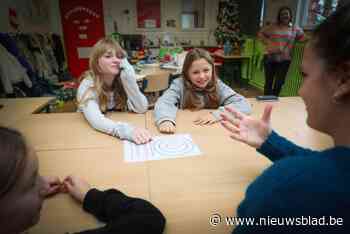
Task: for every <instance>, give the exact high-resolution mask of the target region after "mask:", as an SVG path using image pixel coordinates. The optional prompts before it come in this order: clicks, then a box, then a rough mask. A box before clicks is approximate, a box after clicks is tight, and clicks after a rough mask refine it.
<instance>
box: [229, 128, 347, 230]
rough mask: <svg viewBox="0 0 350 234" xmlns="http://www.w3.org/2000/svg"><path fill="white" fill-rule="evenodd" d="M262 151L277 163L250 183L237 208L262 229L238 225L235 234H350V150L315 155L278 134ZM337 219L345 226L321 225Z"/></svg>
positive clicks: (270, 137) (343, 148) (239, 214)
mask: <svg viewBox="0 0 350 234" xmlns="http://www.w3.org/2000/svg"><path fill="white" fill-rule="evenodd" d="M258 152H260V153H262V154H264V155H265V156H267V157H268V158H269V159H270V160H271V161H273V162H274V164H273V165H272V166H271V167H269V168H268V169H266V170H265V171H264V172H263V173H262V175H260V176H259V177H257V178H256V179H255V181H253V182H252V183H251V184H250V186H249V187H248V189H247V191H246V195H245V198H244V200H243V201H242V202H241V204H240V205H239V207H238V210H237V216H238V217H240V218H254V224H256V225H247V223H245V225H236V228H235V229H234V231H233V233H234V234H241V233H332V234H333V233H350V225H349V223H350V221H349V220H350V186H349V185H350V148H348V147H334V148H331V149H327V150H324V151H312V150H309V149H305V148H302V147H299V146H297V145H295V144H293V143H292V142H290V141H288V140H286V139H285V138H282V137H281V136H279V135H277V134H276V133H275V132H272V133H271V135H270V136H269V137H268V139H267V140H266V141H265V142H264V144H263V145H262V146H261V147H260V148H259V149H258ZM282 217H285V218H288V217H289V218H293V219H289V220H287V219H282ZM331 217H332V218H331ZM260 218H265V219H260ZM316 218H317V220H316ZM335 220H336V221H337V222H338V224H340V223H342V225H335V226H332V225H318V226H316V225H315V224H316V223H321V224H323V223H328V224H331V223H334V222H335ZM287 221H288V222H292V221H294V225H291V223H290V225H287V224H286V223H287ZM310 221H311V225H309V226H305V225H303V224H306V223H308V222H310ZM268 223H269V224H270V225H265V224H268ZM282 223H284V225H279V224H282ZM277 224H278V225H277ZM313 224H314V225H313Z"/></svg>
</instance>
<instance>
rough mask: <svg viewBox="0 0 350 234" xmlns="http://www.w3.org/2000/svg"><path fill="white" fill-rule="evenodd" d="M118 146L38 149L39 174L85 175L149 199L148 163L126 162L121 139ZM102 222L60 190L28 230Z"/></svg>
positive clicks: (39, 233) (40, 233) (96, 183)
mask: <svg viewBox="0 0 350 234" xmlns="http://www.w3.org/2000/svg"><path fill="white" fill-rule="evenodd" d="M117 142H118V144H117V146H116V147H109V148H94V149H91V148H90V149H79V150H77V149H76V150H55V151H39V152H38V153H37V155H38V158H39V162H40V170H39V171H40V174H41V175H43V176H58V177H59V178H60V179H61V180H62V179H64V178H65V177H66V176H68V175H76V176H79V177H81V178H84V179H85V180H86V181H88V182H89V184H90V185H91V186H92V187H95V188H98V189H100V190H106V189H110V188H116V189H119V190H120V191H122V192H124V193H126V194H127V195H130V196H134V197H140V198H143V199H146V200H150V197H149V191H148V189H149V183H148V176H147V173H148V172H147V167H146V164H145V163H134V164H130V163H125V162H124V161H123V155H122V153H123V148H122V143H121V142H120V141H117ZM99 226H103V223H101V222H98V221H97V220H96V219H95V218H94V217H93V216H92V215H90V214H88V213H87V212H85V211H83V209H82V205H81V204H79V203H78V202H76V201H75V200H74V199H72V198H71V197H70V196H69V195H68V194H59V195H56V196H54V197H52V198H49V199H48V200H47V202H45V203H44V206H43V208H42V213H41V219H40V221H39V223H38V225H36V226H34V227H33V228H32V229H31V230H30V231H29V234H44V233H45V234H46V233H50V234H56V233H57V234H65V233H67V232H68V233H74V232H78V231H82V230H86V229H92V228H96V227H99Z"/></svg>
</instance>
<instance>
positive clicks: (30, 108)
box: [0, 97, 54, 126]
mask: <svg viewBox="0 0 350 234" xmlns="http://www.w3.org/2000/svg"><path fill="white" fill-rule="evenodd" d="M53 99H54V98H53V97H40V98H3V99H0V105H2V106H3V107H2V108H0V125H2V126H9V125H11V124H14V123H16V122H17V121H18V120H20V119H22V118H24V117H27V116H30V115H31V114H33V113H34V112H36V111H38V110H40V109H41V108H43V107H44V106H45V105H46V104H48V103H49V102H50V101H51V100H53Z"/></svg>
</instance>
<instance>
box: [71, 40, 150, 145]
mask: <svg viewBox="0 0 350 234" xmlns="http://www.w3.org/2000/svg"><path fill="white" fill-rule="evenodd" d="M89 65H90V70H88V71H86V72H85V73H84V74H83V75H82V77H81V83H80V86H79V89H78V93H77V101H78V104H79V109H78V110H79V111H81V112H83V114H84V116H85V118H86V119H87V121H88V122H89V123H90V125H91V126H92V127H93V128H95V129H96V130H98V131H101V132H104V133H107V134H110V135H112V136H116V137H119V138H120V139H126V140H130V141H133V142H135V143H137V144H143V143H147V142H148V141H150V140H151V135H150V133H149V132H148V131H147V130H146V129H142V128H138V127H135V126H131V125H130V124H127V123H124V122H114V121H112V120H110V119H108V118H106V117H105V115H104V113H106V112H107V111H115V110H118V111H133V112H136V113H144V112H146V111H147V109H148V102H147V99H146V97H145V96H144V95H143V94H142V93H141V91H140V90H139V87H138V85H137V83H136V75H135V71H134V69H133V67H132V66H131V65H130V64H129V62H128V60H127V58H126V52H125V51H124V50H123V49H122V48H121V47H120V45H119V44H118V42H116V41H115V40H113V39H112V38H103V39H101V40H99V41H98V42H97V43H96V44H95V45H94V47H93V49H92V52H91V55H90V61H89Z"/></svg>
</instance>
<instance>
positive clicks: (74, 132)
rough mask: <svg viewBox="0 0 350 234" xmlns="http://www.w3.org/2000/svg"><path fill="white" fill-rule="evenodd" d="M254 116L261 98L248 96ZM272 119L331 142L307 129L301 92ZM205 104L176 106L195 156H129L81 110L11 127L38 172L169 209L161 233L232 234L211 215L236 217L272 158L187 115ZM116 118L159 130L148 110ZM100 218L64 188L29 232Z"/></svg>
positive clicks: (302, 137)
mask: <svg viewBox="0 0 350 234" xmlns="http://www.w3.org/2000/svg"><path fill="white" fill-rule="evenodd" d="M249 102H250V103H251V105H252V109H253V114H252V116H254V117H260V116H261V114H262V112H263V108H264V106H265V105H266V103H263V102H258V101H256V100H255V99H249ZM273 105H274V110H273V113H272V126H273V128H274V129H275V130H276V131H277V132H278V133H281V134H282V135H284V136H286V137H288V138H289V139H291V140H293V141H294V142H296V143H298V144H301V145H303V146H306V147H312V148H314V149H324V148H327V147H330V146H331V145H332V141H331V139H330V138H329V137H328V136H325V135H323V134H320V133H318V132H316V131H314V130H312V129H310V128H309V127H308V126H307V125H306V123H305V120H306V117H307V116H306V111H305V107H304V105H303V102H302V100H301V99H300V98H298V97H293V98H280V101H279V102H275V103H273ZM209 111H210V110H201V111H199V112H193V111H189V110H179V111H178V114H177V133H188V134H191V137H192V139H193V141H194V142H195V144H197V145H198V146H199V148H200V150H201V152H202V154H201V155H200V156H198V157H186V158H177V159H169V160H159V161H147V162H138V163H126V162H124V159H123V143H122V141H120V140H119V139H117V138H114V137H111V136H108V135H106V134H103V133H100V132H97V131H95V130H93V129H92V128H91V127H90V126H89V125H88V124H87V122H86V120H85V119H84V117H83V115H82V114H81V113H65V114H61V113H59V114H54V113H53V114H38V115H29V116H27V117H25V118H23V119H20V120H18V121H17V122H16V124H15V125H13V127H17V128H19V129H20V130H21V131H23V132H24V134H25V135H26V137H27V138H28V139H29V141H30V142H31V143H32V144H33V146H34V148H35V149H36V151H37V155H38V158H39V162H40V173H41V174H42V175H45V176H49V175H51V176H52V175H57V176H59V177H60V178H61V179H63V178H64V177H65V176H67V175H69V174H75V175H79V176H80V177H82V178H85V179H86V180H87V181H89V182H90V183H91V184H92V185H93V186H96V187H97V188H100V189H106V188H117V189H120V190H122V191H123V192H125V193H127V194H129V195H131V196H136V197H141V198H144V199H147V200H149V201H151V202H152V203H153V204H154V205H156V206H157V207H158V208H159V209H160V210H161V211H162V212H163V213H164V215H165V216H166V219H167V225H166V230H165V233H166V234H175V233H176V234H177V233H183V234H197V233H198V234H199V233H201V234H203V233H230V232H231V231H232V229H233V227H232V226H227V225H225V224H224V223H221V224H219V225H217V226H215V227H214V226H211V225H210V224H209V217H210V216H211V215H213V214H220V215H221V216H222V217H224V216H234V215H235V214H236V208H237V206H238V204H239V203H240V201H241V200H242V199H243V197H244V193H245V190H246V188H247V186H248V185H249V183H250V182H251V181H253V180H254V179H255V178H256V177H257V176H258V175H259V174H261V172H262V171H263V170H264V169H266V168H267V167H268V166H270V165H271V162H269V160H268V159H266V158H265V157H263V156H261V155H260V154H259V153H257V152H256V151H255V150H254V149H252V148H250V147H248V146H247V145H245V144H242V143H240V142H237V141H234V140H232V139H231V138H230V137H229V134H228V132H226V131H225V130H224V129H223V128H222V127H221V126H220V124H214V125H211V126H196V125H194V124H193V123H192V122H191V121H192V120H194V119H195V118H196V117H197V116H199V115H203V114H206V113H208V112H209ZM109 117H110V118H112V119H114V120H119V121H128V122H130V123H133V124H135V125H137V126H139V127H146V128H148V129H149V130H150V131H151V132H152V133H153V134H154V135H159V133H158V130H157V128H156V127H155V125H154V120H153V112H152V111H149V112H147V113H146V114H141V115H138V114H131V113H113V114H111V115H110V116H109ZM100 225H103V224H102V223H99V222H97V221H96V220H95V219H94V218H93V217H92V216H90V215H88V214H87V213H85V212H84V211H82V209H81V205H79V204H77V203H76V202H74V201H73V200H72V199H71V198H70V197H69V196H68V195H66V194H59V195H57V196H55V197H53V198H50V199H49V200H48V202H47V203H45V205H44V207H43V210H42V218H41V220H40V222H39V224H38V225H36V226H35V227H34V228H32V229H30V230H29V233H30V234H41V233H52V234H56V233H57V234H62V233H66V232H75V231H78V230H83V229H89V228H94V227H97V226H100Z"/></svg>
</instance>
